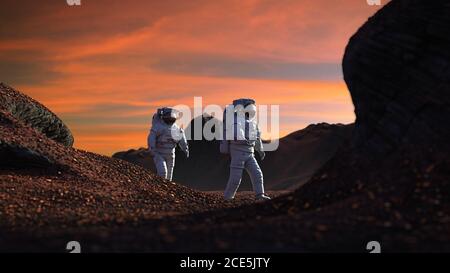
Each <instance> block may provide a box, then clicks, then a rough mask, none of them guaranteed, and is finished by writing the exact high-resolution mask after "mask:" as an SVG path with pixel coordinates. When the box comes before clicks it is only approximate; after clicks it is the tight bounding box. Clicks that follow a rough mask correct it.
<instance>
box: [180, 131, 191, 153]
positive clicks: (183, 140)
mask: <svg viewBox="0 0 450 273" xmlns="http://www.w3.org/2000/svg"><path fill="white" fill-rule="evenodd" d="M180 134H181V139H180V141H178V146H179V147H180V148H181V150H182V151H183V152H184V153H185V154H186V157H189V145H188V142H187V139H186V134H185V133H184V130H183V129H181V128H180Z"/></svg>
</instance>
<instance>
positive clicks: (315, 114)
mask: <svg viewBox="0 0 450 273" xmlns="http://www.w3.org/2000/svg"><path fill="white" fill-rule="evenodd" d="M383 4H384V3H383ZM0 6H1V8H0V81H1V82H5V83H6V84H8V85H11V86H13V87H15V88H17V89H19V90H20V91H22V92H24V93H26V94H27V95H30V96H31V97H33V98H34V99H36V100H38V101H40V102H42V103H43V104H45V105H46V106H47V107H48V108H50V109H51V110H52V111H53V112H55V113H56V114H57V115H59V116H60V117H61V118H62V119H63V121H64V122H65V123H66V124H67V125H68V126H69V127H70V129H71V130H72V132H73V134H74V136H75V147H77V148H81V149H85V150H89V151H93V152H97V153H101V154H106V155H111V154H112V153H114V152H117V151H121V150H127V149H130V148H138V147H142V146H146V136H147V133H148V129H149V127H150V119H151V116H152V114H153V112H154V111H155V109H156V108H158V107H161V106H173V105H177V104H186V105H189V106H193V97H194V96H202V97H203V104H204V105H206V104H218V105H225V104H227V103H229V102H231V101H232V100H233V99H235V98H238V97H251V98H254V99H255V100H256V101H257V102H258V103H260V104H268V105H269V104H279V105H280V114H281V125H280V127H281V134H282V135H286V134H288V133H290V132H293V131H296V130H298V129H302V128H304V127H305V126H307V125H308V124H310V123H318V122H328V123H351V122H353V121H354V119H355V117H354V113H353V105H352V102H351V98H350V95H349V93H348V91H347V88H346V85H345V83H344V81H343V79H342V72H341V66H340V64H341V59H342V56H343V53H344V50H345V46H346V44H347V42H348V39H349V38H350V37H351V35H352V34H353V33H354V32H356V30H357V29H358V27H359V26H360V25H362V24H363V23H364V22H365V21H366V20H367V19H368V17H370V16H371V15H372V14H374V13H375V12H376V10H378V9H379V8H380V7H379V6H378V7H377V6H369V5H367V3H366V1H365V0H336V1H328V0H280V1H275V0H274V1H264V0H246V1H237V0H236V1H234V0H217V1H196V0H192V1H183V0H178V1H176V0H169V1H148V0H141V1H138V0H136V1H107V0H84V1H82V5H81V6H79V7H70V6H68V5H67V4H66V3H65V1H62V0H61V1H12V0H7V1H2V3H1V4H0ZM325 7H326V8H325Z"/></svg>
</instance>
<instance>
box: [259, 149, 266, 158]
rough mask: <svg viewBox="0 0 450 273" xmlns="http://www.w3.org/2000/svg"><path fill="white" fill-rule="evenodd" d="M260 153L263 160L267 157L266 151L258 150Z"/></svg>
mask: <svg viewBox="0 0 450 273" xmlns="http://www.w3.org/2000/svg"><path fill="white" fill-rule="evenodd" d="M258 154H259V157H260V158H261V160H264V158H265V157H266V153H265V152H264V151H258Z"/></svg>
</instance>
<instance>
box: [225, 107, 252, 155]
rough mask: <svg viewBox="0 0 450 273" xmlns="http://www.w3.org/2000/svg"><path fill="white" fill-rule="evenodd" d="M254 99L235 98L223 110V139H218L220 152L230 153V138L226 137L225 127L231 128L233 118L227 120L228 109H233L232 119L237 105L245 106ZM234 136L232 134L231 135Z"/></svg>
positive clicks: (234, 116)
mask: <svg viewBox="0 0 450 273" xmlns="http://www.w3.org/2000/svg"><path fill="white" fill-rule="evenodd" d="M255 103H256V102H255V100H253V99H237V100H234V101H233V104H232V105H227V106H226V107H225V110H224V111H223V125H222V128H223V132H222V133H223V139H222V140H221V141H220V146H219V148H220V153H222V154H229V153H230V139H229V137H228V138H227V128H232V127H233V126H234V120H231V121H227V118H226V117H227V114H228V111H233V119H235V118H236V115H235V113H236V109H237V107H243V108H245V107H247V106H248V105H250V104H255ZM232 137H234V136H232Z"/></svg>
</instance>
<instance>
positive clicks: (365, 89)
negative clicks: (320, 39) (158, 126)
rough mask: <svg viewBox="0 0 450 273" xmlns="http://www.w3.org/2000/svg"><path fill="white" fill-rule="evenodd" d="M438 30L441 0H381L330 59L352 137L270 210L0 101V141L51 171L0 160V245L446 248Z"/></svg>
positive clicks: (442, 35)
mask: <svg viewBox="0 0 450 273" xmlns="http://www.w3.org/2000/svg"><path fill="white" fill-rule="evenodd" d="M449 29H450V5H449V3H448V1H446V0H435V1H428V0H392V1H391V2H390V3H388V4H387V5H386V6H385V7H384V8H382V9H381V10H380V11H379V12H377V13H376V14H375V15H374V16H373V17H372V18H370V19H369V20H368V22H367V23H366V24H364V25H363V26H362V27H361V28H360V29H359V30H358V31H357V33H356V34H355V35H354V36H353V37H352V38H351V39H350V42H349V44H348V46H347V49H346V52H345V56H344V60H343V70H344V78H345V81H346V83H347V85H348V88H349V91H350V93H351V96H352V99H353V102H354V104H355V112H356V116H357V119H356V122H355V128H354V132H353V136H352V139H351V141H350V142H349V143H348V145H346V146H345V147H343V148H341V149H338V151H337V152H336V154H335V155H334V156H333V158H332V159H331V160H330V161H328V162H327V163H326V164H325V165H324V166H323V167H321V168H320V169H319V170H318V171H317V172H316V173H315V174H314V175H313V177H312V179H310V180H309V181H308V182H307V183H306V184H305V185H304V186H302V187H301V188H299V189H298V190H296V191H294V192H293V193H290V194H288V195H283V196H279V197H278V198H275V199H274V200H272V201H270V202H262V203H253V204H249V203H248V202H247V203H246V204H245V202H246V201H245V200H242V201H241V202H238V203H240V204H241V206H238V207H232V206H235V205H233V204H229V203H224V202H223V201H220V200H221V199H220V198H218V197H216V196H213V195H210V194H205V193H201V192H197V191H194V190H190V189H188V188H186V187H183V186H179V185H177V184H171V183H167V182H164V181H162V180H160V179H158V178H157V177H155V175H154V174H152V173H151V172H150V171H146V170H144V169H143V168H140V167H138V166H135V165H132V164H129V163H126V162H124V161H122V160H118V159H111V158H107V157H102V156H98V155H95V154H92V153H88V152H84V151H78V150H75V149H72V148H70V147H67V146H65V145H63V144H59V143H58V142H56V141H54V140H52V139H50V138H49V137H47V136H46V135H45V134H43V133H42V129H41V130H39V127H38V128H34V127H33V124H30V123H27V122H26V121H25V120H21V119H20V118H17V116H14V115H13V114H12V113H11V111H8V110H3V109H4V106H2V107H3V108H2V110H1V116H0V126H1V130H0V141H1V143H7V146H8V147H9V146H18V147H20V148H21V149H22V148H24V149H26V150H27V151H32V154H33V155H36V156H38V157H45V158H47V159H49V161H50V165H48V164H44V167H37V168H34V169H33V168H26V169H20V166H17V165H14V164H13V166H12V167H11V166H4V165H3V164H2V165H1V173H0V195H1V202H2V203H1V209H0V219H1V222H0V223H1V228H0V229H1V232H0V249H1V250H3V251H4V250H9V251H24V250H28V251H64V250H63V248H64V246H65V243H66V242H67V241H69V240H74V239H76V240H79V241H81V242H82V245H83V250H84V251H159V252H161V251H163V252H164V251H169V252H182V251H200V252H203V251H240V252H243V251H258V252H265V251H271V252H273V251H276V252H279V251H283V252H302V251H312V252H316V251H338V252H345V251H361V252H365V251H366V249H365V246H366V243H367V242H368V241H372V240H377V241H379V242H380V243H381V245H382V251H384V252H398V251H409V252H438V251H450V232H449V231H450V194H449V193H450V192H449V190H450V185H449V177H450V173H449V170H450V169H449V166H450V158H449V150H450V149H449V143H448V139H449V134H450V127H449V126H448V125H447V124H448V117H449V99H450V95H449V88H450V84H449V83H450V73H449V64H450V54H449V52H450V51H449V50H448V49H449V48H450V39H449V37H450V36H449V35H448V34H449ZM6 89H7V88H5V87H4V86H2V89H1V90H2V91H1V92H2V93H8V92H10V91H7V90H6ZM5 90H6V91H5ZM16 95H17V96H19V97H22V96H21V95H20V94H16ZM24 99H27V98H26V97H24ZM1 102H2V104H3V100H2V101H1ZM2 147H3V146H2ZM8 149H9V148H6V150H7V151H9V150H8ZM2 150H3V149H2ZM8 153H9V152H8ZM13 153H14V154H19V155H18V158H19V159H21V158H22V157H21V156H20V150H19V152H18V153H17V152H13ZM28 158H29V156H26V157H25V158H24V159H21V160H24V161H27V160H28ZM2 159H3V158H2ZM2 162H4V161H3V160H2ZM44 162H45V160H44ZM17 167H19V168H17ZM243 198H244V199H245V196H244V197H243ZM155 215H156V217H155Z"/></svg>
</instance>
